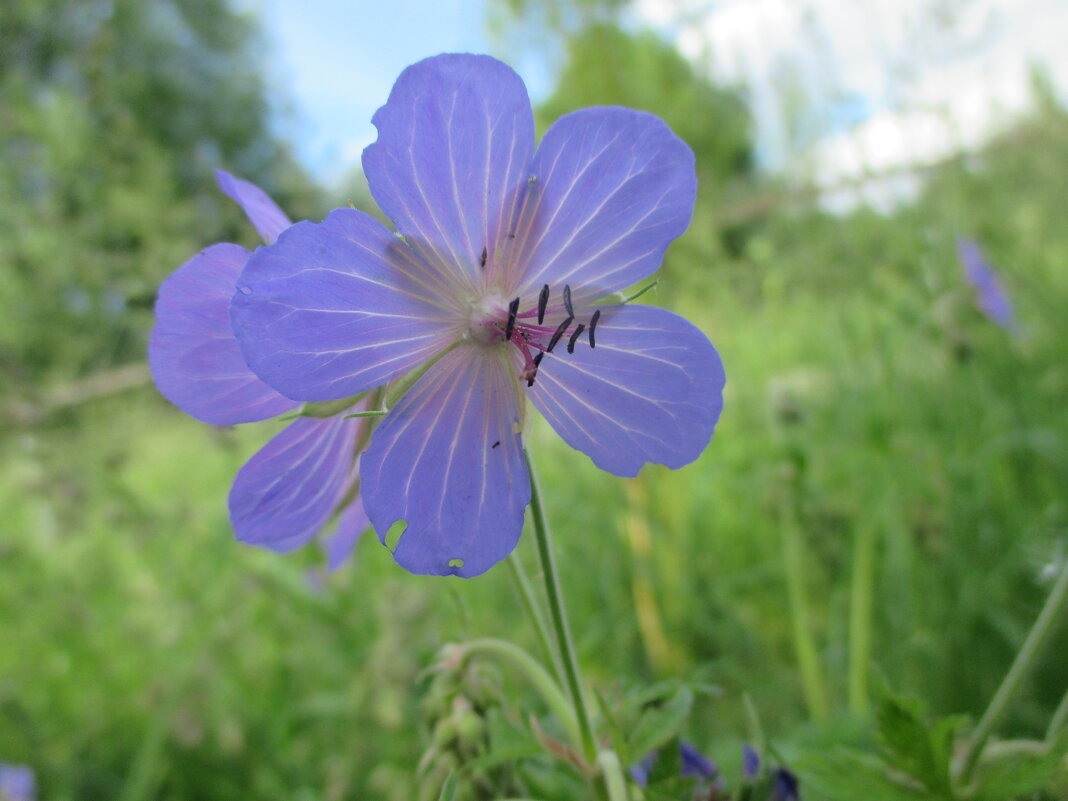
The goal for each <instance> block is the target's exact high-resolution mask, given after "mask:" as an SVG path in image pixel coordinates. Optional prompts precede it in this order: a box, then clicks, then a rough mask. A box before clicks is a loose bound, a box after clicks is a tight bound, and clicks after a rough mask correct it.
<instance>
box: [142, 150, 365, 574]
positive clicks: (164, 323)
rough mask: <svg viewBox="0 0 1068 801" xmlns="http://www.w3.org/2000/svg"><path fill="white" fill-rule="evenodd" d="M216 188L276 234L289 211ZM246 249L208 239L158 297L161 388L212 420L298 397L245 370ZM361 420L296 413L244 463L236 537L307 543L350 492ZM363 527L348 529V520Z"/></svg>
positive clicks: (280, 405)
mask: <svg viewBox="0 0 1068 801" xmlns="http://www.w3.org/2000/svg"><path fill="white" fill-rule="evenodd" d="M216 177H217V179H218V182H219V187H220V188H221V189H222V191H223V192H225V193H226V194H227V195H229V196H230V197H231V198H232V199H233V200H235V201H236V202H237V203H238V204H239V205H240V206H241V208H242V209H243V210H244V212H245V214H246V216H247V217H248V218H249V220H250V221H251V222H252V224H253V225H254V226H255V228H256V230H257V231H259V233H260V236H261V237H263V239H264V241H265V242H268V243H270V242H272V241H274V240H275V239H277V237H278V235H279V234H280V233H281V232H282V231H284V230H285V229H286V228H288V227H289V225H290V222H289V218H288V217H286V215H285V214H284V213H283V212H282V211H281V209H279V208H278V207H277V206H276V205H275V204H274V202H273V201H272V200H271V199H270V198H269V197H268V196H267V195H266V194H265V193H264V192H263V190H261V189H260V188H259V187H257V186H255V185H253V184H250V183H248V182H247V181H242V180H239V179H237V178H235V177H233V176H232V175H230V174H229V173H226V172H223V171H222V170H219V171H217V172H216ZM250 255H251V254H250V253H249V251H247V250H245V248H243V247H240V246H239V245H233V244H230V243H222V244H217V245H212V246H211V247H209V248H207V249H206V250H204V251H203V252H201V253H200V254H198V255H196V256H194V257H193V258H192V259H190V260H189V261H188V262H186V263H185V264H184V265H182V267H180V268H179V269H178V270H177V271H176V272H175V273H174V274H173V275H172V276H171V277H170V278H168V279H167V280H166V281H165V282H164V283H163V286H161V287H160V290H159V296H158V298H157V301H156V326H155V328H153V330H152V337H151V340H150V343H149V349H148V359H149V365H150V367H151V369H152V377H153V378H154V379H155V382H156V386H157V387H158V388H159V390H160V392H161V393H162V394H163V395H164V396H165V397H166V398H167V399H168V400H170V401H171V402H172V403H174V404H175V405H176V406H178V408H180V409H181V410H182V411H184V412H186V413H187V414H190V415H192V416H193V417H195V418H197V419H198V420H202V421H204V422H205V423H211V424H213V425H233V424H235V423H250V422H255V421H258V420H266V419H268V418H271V417H276V416H278V415H280V414H283V413H285V412H289V411H293V410H294V409H296V408H297V407H298V406H299V405H300V404H299V403H298V402H297V401H294V400H292V399H290V398H287V397H285V396H283V395H281V394H279V393H278V392H277V391H275V390H274V389H272V388H271V387H269V386H268V385H267V384H265V383H264V382H263V381H261V380H260V379H259V378H257V377H256V375H255V374H254V373H253V372H252V371H250V370H249V369H248V365H247V364H246V363H245V359H244V357H243V356H242V355H241V349H240V347H239V346H238V343H237V340H236V339H235V338H234V333H233V330H232V329H231V327H230V299H231V297H232V296H233V294H234V289H235V287H236V285H237V277H238V275H240V274H241V271H242V270H243V269H244V267H245V263H246V262H247V261H248V259H249V256H250ZM363 424H364V421H362V420H360V419H358V418H357V419H343V418H342V417H339V416H335V417H330V418H316V417H301V418H299V419H297V420H295V421H294V422H292V423H291V424H290V425H289V426H288V427H287V428H285V429H284V430H283V431H282V432H281V433H279V434H278V435H277V436H276V437H274V439H272V440H271V441H270V442H268V443H267V444H266V445H265V446H264V447H263V448H262V449H261V450H260V451H259V452H258V453H256V454H255V455H254V456H253V457H252V458H251V459H250V460H249V461H248V463H246V464H245V466H244V467H242V468H241V470H240V472H238V474H237V479H236V480H235V481H234V486H233V488H232V489H231V491H230V518H231V521H232V523H233V526H234V531H235V533H236V534H237V537H238V539H240V540H242V541H243V542H248V543H251V544H254V545H261V546H263V547H266V548H270V549H272V550H276V551H287V550H291V549H293V548H297V547H299V546H301V545H304V544H305V543H307V542H308V541H309V540H310V539H311V538H312V537H314V536H315V534H316V533H317V532H318V531H319V529H321V528H322V527H323V525H324V524H325V523H326V522H327V521H328V520H329V519H330V517H331V516H332V515H333V514H334V513H335V511H336V510H337V507H338V505H339V503H342V502H344V501H346V500H348V499H349V497H350V496H354V495H355V492H354V487H355V482H356V479H357V471H358V463H357V462H356V456H357V454H356V453H355V449H354V446H355V443H356V439H357V436H358V433H359V431H360V427H361V425H363ZM362 515H363V507H362V505H360V504H359V502H358V498H357V499H356V502H354V503H353V504H352V505H351V506H350V507H349V508H348V510H346V511H344V512H342V514H341V518H340V523H339V527H338V534H337V535H336V537H337V539H340V540H341V542H340V545H338V546H334V547H333V548H332V550H331V551H330V556H329V558H330V564H331V566H332V568H333V567H336V566H337V565H338V564H340V562H341V561H343V560H344V558H345V557H346V556H347V555H348V552H349V551H351V549H352V544H353V543H354V542H355V538H356V537H357V536H358V535H359V534H360V533H361V532H362V531H363V530H364V529H366V528H367V521H366V518H365V517H362ZM348 525H353V526H362V527H360V528H359V529H358V530H356V531H349V530H348V529H347V528H346V526H348Z"/></svg>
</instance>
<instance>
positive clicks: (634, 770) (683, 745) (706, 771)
mask: <svg viewBox="0 0 1068 801" xmlns="http://www.w3.org/2000/svg"><path fill="white" fill-rule="evenodd" d="M659 757H660V752H659V751H653V752H651V753H649V754H646V755H645V757H644V758H643V759H642V761H641V762H639V763H638V764H637V765H634V766H632V767H631V769H630V775H631V776H632V777H633V778H634V781H635V782H637V783H638V785H639V786H640V787H645V786H646V785H647V784H648V783H649V774H650V773H651V772H652V770H653V768H654V767H656V761H657V759H658V758H659ZM679 758H680V759H681V760H682V767H681V768H680V769H679V775H680V776H693V777H695V778H697V779H699V780H701V781H708V780H709V779H712V778H714V777H715V775H716V774H717V773H718V770H717V769H716V765H715V763H714V762H713V761H712V760H711V759H709V758H708V757H706V756H705V755H704V754H702V753H701V752H700V751H698V750H697V749H696V748H694V747H693V746H692V745H690V744H689V743H687V742H685V741H683V742H680V743H679Z"/></svg>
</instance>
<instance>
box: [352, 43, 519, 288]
mask: <svg viewBox="0 0 1068 801" xmlns="http://www.w3.org/2000/svg"><path fill="white" fill-rule="evenodd" d="M372 121H373V122H374V124H375V126H376V127H377V128H378V141H376V142H375V143H374V144H372V145H371V146H370V147H368V148H367V149H366V150H364V152H363V169H364V172H365V173H366V174H367V182H368V184H369V186H370V188H371V193H372V194H373V195H374V198H375V200H376V201H377V202H378V205H379V206H380V207H381V209H382V211H384V212H385V213H386V215H387V216H388V217H389V218H390V219H391V220H393V222H394V224H395V225H396V226H397V230H398V231H400V233H402V234H404V237H405V239H406V240H407V241H408V242H410V243H411V244H412V246H413V248H414V249H415V250H416V252H417V253H419V254H420V255H421V256H422V258H423V260H424V261H426V262H427V263H428V264H429V265H430V266H431V267H432V268H433V269H434V270H435V272H436V273H437V274H438V275H439V276H440V278H441V281H442V283H443V284H444V285H450V286H463V287H467V288H473V287H476V286H479V285H480V284H481V281H482V278H481V272H482V269H483V267H482V253H483V249H485V253H486V261H487V263H488V264H487V269H490V270H492V269H494V265H495V264H496V261H497V259H498V255H499V253H500V250H501V246H502V245H503V244H504V243H505V241H507V237H508V234H509V233H510V232H509V227H510V224H511V223H512V221H513V219H514V213H515V208H516V204H517V202H518V196H519V192H520V189H521V187H522V186H523V185H524V184H525V183H526V180H527V176H528V172H529V169H530V159H531V157H532V155H533V153H534V115H533V113H532V112H531V109H530V100H529V98H528V97H527V90H526V87H525V86H524V85H523V81H522V79H521V78H520V77H519V76H518V75H516V73H515V72H514V71H513V70H512V69H511V68H510V67H508V66H507V65H506V64H503V63H501V62H500V61H497V60H496V59H493V58H490V57H489V56H474V55H442V56H436V57H434V58H428V59H426V60H424V61H420V62H419V63H418V64H414V65H412V66H411V67H408V69H406V70H405V71H404V72H403V73H401V76H400V77H399V78H398V79H397V82H396V84H394V86H393V91H391V92H390V95H389V100H388V101H387V103H386V105H384V106H383V107H382V108H380V109H379V110H378V112H377V113H376V114H375V116H374V119H373V120H372Z"/></svg>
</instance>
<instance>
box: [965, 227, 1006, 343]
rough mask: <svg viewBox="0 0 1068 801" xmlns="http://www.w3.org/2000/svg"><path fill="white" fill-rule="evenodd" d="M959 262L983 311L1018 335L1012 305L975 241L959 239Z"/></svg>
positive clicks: (977, 303)
mask: <svg viewBox="0 0 1068 801" xmlns="http://www.w3.org/2000/svg"><path fill="white" fill-rule="evenodd" d="M957 258H958V259H959V260H960V263H961V267H962V268H963V269H964V275H965V277H966V278H967V279H968V283H970V284H971V285H972V289H974V290H975V304H976V306H978V307H979V311H981V312H982V313H983V314H985V315H986V316H987V317H989V318H990V319H991V320H993V321H994V322H995V323H997V324H998V325H1000V326H1001V327H1002V328H1004V329H1005V330H1006V331H1011V332H1013V333H1015V332H1016V331H1017V325H1016V315H1015V314H1014V312H1013V309H1012V301H1010V300H1009V296H1008V295H1007V294H1006V293H1005V287H1004V286H1002V284H1001V279H1000V278H998V274H997V273H996V272H995V271H994V268H993V267H991V266H990V264H989V263H987V260H986V258H985V257H984V255H983V251H982V249H981V248H980V247H979V244H978V243H977V242H975V241H974V240H971V239H965V238H963V237H960V238H958V239H957Z"/></svg>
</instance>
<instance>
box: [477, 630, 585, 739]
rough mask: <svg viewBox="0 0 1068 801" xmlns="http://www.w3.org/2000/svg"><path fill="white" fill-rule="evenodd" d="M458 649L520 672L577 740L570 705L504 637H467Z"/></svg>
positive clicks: (536, 665)
mask: <svg viewBox="0 0 1068 801" xmlns="http://www.w3.org/2000/svg"><path fill="white" fill-rule="evenodd" d="M459 648H460V649H461V650H462V653H463V657H464V659H471V658H473V657H476V656H484V657H495V658H497V659H500V660H501V661H503V662H507V663H508V664H510V665H511V666H512V667H514V668H515V669H516V670H518V671H519V672H520V673H522V674H523V676H524V677H525V678H526V679H528V680H529V681H530V683H531V685H532V686H533V687H534V689H535V690H537V692H538V695H540V696H541V698H542V700H543V701H545V703H546V704H547V705H548V707H549V709H551V710H552V713H553V714H554V715H555V716H556V718H557V719H558V720H559V721H560V725H561V726H563V727H564V730H565V731H566V732H567V735H568V737H570V738H571V739H572V740H573V741H574V742H579V741H580V735H579V728H578V724H577V723H576V720H575V713H574V711H573V710H572V709H571V704H569V703H568V700H567V697H566V696H565V695H564V693H563V691H562V690H561V689H560V687H559V685H558V684H557V683H556V682H555V681H553V677H552V676H550V675H549V672H548V671H547V670H546V669H545V668H543V667H542V666H541V665H540V664H539V663H538V661H537V660H536V659H534V657H532V656H531V655H530V654H528V653H527V652H526V651H524V650H523V649H522V648H520V647H519V646H518V645H515V644H513V643H510V642H508V641H507V640H497V639H492V638H489V637H484V638H481V639H478V640H470V641H468V642H465V643H463V644H461V645H460V646H459Z"/></svg>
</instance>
